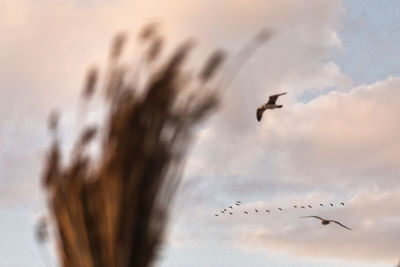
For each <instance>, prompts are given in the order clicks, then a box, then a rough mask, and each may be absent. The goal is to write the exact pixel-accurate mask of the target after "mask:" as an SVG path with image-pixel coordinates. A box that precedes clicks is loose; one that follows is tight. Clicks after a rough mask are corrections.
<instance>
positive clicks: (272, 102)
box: [257, 92, 286, 121]
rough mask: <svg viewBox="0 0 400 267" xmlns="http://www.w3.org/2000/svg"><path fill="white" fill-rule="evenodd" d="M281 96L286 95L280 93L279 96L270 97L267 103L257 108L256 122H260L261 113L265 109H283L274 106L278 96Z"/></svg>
mask: <svg viewBox="0 0 400 267" xmlns="http://www.w3.org/2000/svg"><path fill="white" fill-rule="evenodd" d="M281 95H286V92H285V93H281V94H276V95H271V96H270V97H269V99H268V102H267V103H265V104H263V105H261V106H260V107H258V108H257V120H258V121H261V118H262V116H263V113H264V111H265V110H267V109H276V108H281V107H283V106H282V105H277V104H276V100H277V99H278V97H279V96H281Z"/></svg>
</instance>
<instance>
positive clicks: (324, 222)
mask: <svg viewBox="0 0 400 267" xmlns="http://www.w3.org/2000/svg"><path fill="white" fill-rule="evenodd" d="M300 218H317V219H320V220H321V223H322V224H323V225H328V224H330V223H331V222H333V223H336V224H339V225H340V226H342V227H343V228H346V229H347V230H350V231H351V228H349V227H347V226H345V225H343V224H341V223H340V222H338V221H335V220H326V219H323V218H321V217H319V216H315V215H311V216H302V217H300Z"/></svg>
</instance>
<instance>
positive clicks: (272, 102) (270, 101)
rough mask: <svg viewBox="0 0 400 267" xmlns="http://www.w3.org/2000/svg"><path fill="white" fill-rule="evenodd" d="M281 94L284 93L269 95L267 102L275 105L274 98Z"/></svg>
mask: <svg viewBox="0 0 400 267" xmlns="http://www.w3.org/2000/svg"><path fill="white" fill-rule="evenodd" d="M281 95H286V92H285V93H281V94H276V95H271V96H270V97H269V99H268V102H267V104H271V105H275V102H276V100H277V99H278V97H279V96H281Z"/></svg>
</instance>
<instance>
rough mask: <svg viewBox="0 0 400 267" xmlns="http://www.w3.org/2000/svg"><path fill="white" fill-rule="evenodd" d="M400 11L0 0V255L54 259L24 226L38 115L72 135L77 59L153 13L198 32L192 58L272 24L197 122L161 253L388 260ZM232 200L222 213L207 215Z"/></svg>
mask: <svg viewBox="0 0 400 267" xmlns="http://www.w3.org/2000/svg"><path fill="white" fill-rule="evenodd" d="M398 14H400V2H399V1H397V0H392V1H390V0H386V1H378V0H354V1H350V0H343V1H339V0H329V1H328V0H299V1H290V0H283V1H282V0H271V1H264V0H246V1H241V0H235V1H231V0H229V1H228V0H221V1H215V0H193V1H184V0H170V1H157V0H150V1H128V0H115V1H111V0H84V1H78V0H36V1H30V0H0V36H1V38H0V69H1V71H0V81H1V83H0V101H1V105H0V146H1V148H2V149H1V150H0V266H11V267H13V266H16V267H17V266H18V267H19V266H45V265H44V263H43V259H44V260H45V261H53V260H51V258H52V257H54V255H52V254H51V252H50V253H49V251H51V249H49V248H41V247H38V246H37V244H36V243H35V242H34V240H33V230H32V225H33V222H34V218H35V214H37V213H38V212H40V211H41V210H42V209H43V197H42V195H43V194H42V192H41V189H40V185H39V177H40V174H41V165H42V161H43V157H44V155H45V150H46V147H47V145H48V141H49V136H48V135H47V133H46V130H45V126H46V118H47V114H48V113H49V111H50V110H51V109H52V108H54V107H58V108H59V109H60V110H61V111H62V112H63V114H65V116H64V117H63V118H62V124H63V127H62V130H63V132H62V135H63V139H64V140H65V142H66V143H68V140H71V138H72V134H71V133H70V131H68V130H67V129H70V128H69V127H72V128H73V127H75V126H76V125H75V124H74V121H76V116H74V115H75V114H74V112H73V110H76V107H77V106H78V97H79V93H80V91H81V88H82V80H83V77H84V73H85V71H86V70H87V68H88V66H91V65H92V64H97V65H102V64H103V63H104V61H105V59H106V54H107V50H108V47H109V41H110V39H111V38H112V36H113V35H114V34H115V33H116V32H119V31H121V30H123V31H125V32H127V33H128V34H130V35H131V36H134V35H135V34H136V33H137V32H138V29H139V28H140V26H141V25H143V24H145V23H147V22H149V21H153V20H154V19H157V20H159V21H161V22H162V31H163V33H164V34H165V36H166V37H167V41H169V44H170V46H171V47H172V46H173V45H174V44H176V43H177V42H179V41H182V40H184V39H185V38H188V37H196V39H197V40H198V46H197V48H196V50H195V53H194V54H193V58H192V62H194V64H196V63H198V62H199V61H200V60H201V59H203V58H204V57H205V56H206V55H207V54H208V53H209V52H211V51H212V50H213V49H214V48H223V49H225V50H226V51H227V52H228V54H229V55H234V54H235V53H236V52H237V51H238V50H239V49H240V48H241V47H242V46H243V44H244V43H246V41H247V40H249V38H251V37H252V36H253V35H254V34H255V33H257V32H258V31H259V30H260V29H262V28H266V27H267V28H270V29H272V30H273V32H274V34H273V37H272V38H271V39H270V40H269V42H267V43H266V44H265V45H264V46H263V47H262V48H260V49H259V50H258V51H257V53H256V54H255V55H254V56H253V57H252V58H251V59H250V60H249V61H248V62H247V64H246V65H245V66H244V68H243V69H242V72H241V73H240V75H239V76H238V77H236V79H235V80H234V81H233V82H232V87H231V88H230V89H229V91H226V92H223V95H224V98H223V104H222V106H221V108H220V109H219V111H218V112H217V113H216V114H215V115H214V116H213V117H212V118H211V119H209V120H208V121H207V122H206V123H204V125H202V127H201V128H200V129H199V132H198V138H197V139H196V142H195V146H194V147H193V149H192V151H191V154H190V158H189V161H188V164H187V168H186V172H185V176H184V184H183V188H182V190H181V192H180V194H179V196H178V199H177V202H176V207H175V210H174V216H173V217H172V220H171V224H170V228H169V231H168V236H167V243H166V244H165V246H163V248H162V253H161V256H160V259H159V261H158V263H157V266H161V267H172V266H193V267H194V266H394V265H395V264H396V263H397V262H398V260H399V259H400V141H399V139H398V138H399V136H400V124H399V119H398V114H400V52H399V51H400V50H399V49H398V48H399V47H400V36H399V34H398V32H400V17H399V16H398ZM132 47H133V45H132ZM134 49H135V48H133V50H134ZM134 51H135V50H134ZM129 56H131V57H133V58H134V57H135V53H132V54H131V55H127V57H129ZM283 91H286V92H288V94H287V95H286V96H283V97H281V98H280V99H279V101H280V102H281V103H282V104H283V105H284V108H283V109H281V110H277V111H271V112H268V113H266V114H265V116H264V118H263V120H262V122H261V123H259V122H257V121H256V118H255V108H256V107H257V106H258V105H260V104H262V103H263V102H264V100H266V99H267V97H268V95H270V94H273V93H278V92H283ZM236 200H240V201H242V202H243V205H242V206H241V207H240V208H237V209H235V210H234V214H233V215H232V216H219V217H215V216H214V214H215V213H216V212H218V211H219V210H220V209H221V208H223V207H227V206H228V205H231V204H232V203H233V202H235V201H236ZM340 202H344V203H345V206H342V205H340V204H339V203H340ZM319 203H323V204H324V205H325V206H324V207H321V206H319ZM328 203H333V204H334V207H326V205H327V204H328ZM293 205H312V206H313V209H309V208H308V209H306V210H305V209H302V210H299V209H294V208H293V207H292V206H293ZM278 206H279V207H282V208H283V209H284V210H283V211H282V212H280V211H279V210H277V207H278ZM255 208H258V209H262V210H265V209H270V210H271V211H272V213H271V214H270V215H265V213H263V214H262V215H261V214H255V213H254V212H251V211H253V210H254V209H255ZM245 210H247V211H249V213H250V214H249V215H245V214H244V213H243V211H245ZM302 215H320V216H322V217H328V218H333V219H337V220H339V221H341V222H343V223H344V224H346V225H348V226H350V227H351V228H353V231H351V232H350V231H347V230H344V229H342V228H340V227H338V226H337V225H329V226H325V227H323V226H322V225H321V224H320V223H319V222H318V221H315V220H312V219H310V220H308V219H299V218H298V217H299V216H302Z"/></svg>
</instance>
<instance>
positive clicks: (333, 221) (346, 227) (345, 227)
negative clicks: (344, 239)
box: [329, 220, 351, 231]
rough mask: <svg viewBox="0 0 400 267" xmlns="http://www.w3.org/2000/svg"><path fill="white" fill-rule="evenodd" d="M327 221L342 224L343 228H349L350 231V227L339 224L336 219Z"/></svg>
mask: <svg viewBox="0 0 400 267" xmlns="http://www.w3.org/2000/svg"><path fill="white" fill-rule="evenodd" d="M329 221H330V222H334V223H336V224H339V225H340V226H342V227H343V228H346V229H347V230H350V231H351V229H350V228H349V227H347V226H345V225H343V224H341V223H340V222H338V221H335V220H329Z"/></svg>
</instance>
